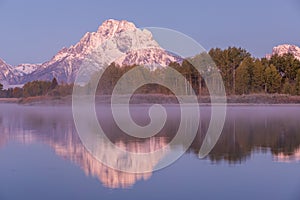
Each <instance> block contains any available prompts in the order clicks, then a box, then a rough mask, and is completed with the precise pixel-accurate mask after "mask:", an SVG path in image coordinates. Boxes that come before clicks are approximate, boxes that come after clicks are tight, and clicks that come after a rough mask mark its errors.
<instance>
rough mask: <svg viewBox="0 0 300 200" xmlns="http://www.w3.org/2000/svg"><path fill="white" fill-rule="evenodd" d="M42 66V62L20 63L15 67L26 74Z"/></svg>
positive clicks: (22, 73)
mask: <svg viewBox="0 0 300 200" xmlns="http://www.w3.org/2000/svg"><path fill="white" fill-rule="evenodd" d="M40 66H41V64H20V65H18V66H16V67H14V70H15V71H16V73H17V72H19V73H20V75H21V76H22V75H23V76H24V75H28V74H31V73H32V72H34V71H36V70H37V69H38V68H39V67H40Z"/></svg>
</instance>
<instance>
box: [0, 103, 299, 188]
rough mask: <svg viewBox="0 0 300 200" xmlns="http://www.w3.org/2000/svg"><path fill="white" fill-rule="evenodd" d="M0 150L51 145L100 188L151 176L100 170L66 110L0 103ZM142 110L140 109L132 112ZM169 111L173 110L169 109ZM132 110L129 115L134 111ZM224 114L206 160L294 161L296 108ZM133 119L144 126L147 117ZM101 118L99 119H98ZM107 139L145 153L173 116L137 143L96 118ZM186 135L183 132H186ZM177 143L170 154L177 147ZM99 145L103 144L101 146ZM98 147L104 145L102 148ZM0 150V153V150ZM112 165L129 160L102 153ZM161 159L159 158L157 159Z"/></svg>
mask: <svg viewBox="0 0 300 200" xmlns="http://www.w3.org/2000/svg"><path fill="white" fill-rule="evenodd" d="M0 108H1V111H0V147H2V148H3V147H4V146H5V144H7V143H8V142H9V141H17V142H20V143H22V144H26V145H28V144H32V143H36V142H39V143H41V142H43V143H45V144H47V145H49V146H51V147H52V148H53V149H54V151H55V153H56V154H57V155H58V156H60V157H63V158H64V159H66V160H70V161H71V162H73V163H76V164H77V165H78V166H80V167H81V168H82V170H83V171H84V172H85V174H86V175H87V176H93V177H97V178H98V179H99V180H100V181H101V182H102V183H103V184H104V185H105V186H106V187H109V188H120V187H121V188H127V187H130V186H132V185H133V184H134V183H136V182H137V181H139V180H147V179H149V178H150V177H151V173H144V174H135V173H125V172H120V171H117V170H114V169H111V168H109V167H106V166H105V165H103V164H102V163H101V162H99V161H98V160H96V159H95V158H94V157H93V156H92V155H91V154H90V153H89V152H88V151H87V150H86V149H85V148H84V146H83V145H82V144H81V141H80V139H79V137H78V135H77V133H76V130H75V126H74V123H73V119H72V114H71V108H69V107H30V106H28V107H22V106H16V105H0ZM139 109H145V108H137V110H139ZM169 109H171V110H172V112H177V111H178V110H177V108H176V107H175V106H174V107H170V108H169ZM137 110H136V111H134V112H135V113H136V112H137ZM209 111H210V110H209V107H203V108H201V121H200V122H201V123H200V126H199V131H198V134H197V136H196V138H195V140H194V142H193V143H192V145H191V147H190V148H189V152H190V153H192V154H194V155H195V156H198V152H199V148H200V147H201V144H202V141H203V139H204V136H205V133H206V130H207V128H208V125H209V119H210V114H209V113H210V112H209ZM227 113H228V116H227V120H226V123H225V127H224V130H223V132H222V135H221V137H220V139H219V141H218V143H217V145H216V146H215V148H214V149H213V151H212V152H211V153H210V154H209V155H208V157H207V159H209V160H211V161H212V162H213V163H216V164H218V162H219V161H226V162H228V163H241V162H245V161H246V160H247V159H249V158H250V156H251V153H253V152H257V151H259V152H267V151H270V152H271V153H272V155H273V157H274V160H275V161H284V162H286V161H294V160H299V159H300V148H299V147H300V133H299V130H300V123H299V120H298V116H299V114H300V108H298V107H296V106H277V107H272V106H267V107H263V106H255V107H254V106H241V107H240V106H239V107H238V106H234V107H229V108H228V112H227ZM134 115H135V114H134V113H133V118H135V120H136V121H137V122H138V123H140V124H143V123H144V124H145V123H147V120H148V118H147V116H146V115H145V116H144V117H141V116H139V117H137V116H134ZM101 116H102V117H103V116H105V115H101ZM99 120H100V122H101V123H102V125H103V126H104V129H105V130H106V132H107V131H108V132H109V134H108V137H109V139H110V140H111V141H112V142H113V143H115V144H116V145H117V146H119V147H120V148H124V149H127V150H129V151H132V152H149V151H153V150H155V149H159V148H162V147H164V146H166V145H167V144H168V143H169V142H170V140H171V139H172V138H173V137H174V133H176V130H177V128H178V126H176V124H178V123H177V121H178V120H179V119H178V117H177V115H174V113H173V115H171V116H169V118H168V121H167V124H166V126H165V127H164V128H163V130H162V131H161V132H160V133H159V134H157V135H156V136H155V137H151V138H148V139H137V138H133V137H129V136H128V135H125V134H124V133H122V132H121V131H120V130H119V129H118V127H116V125H115V124H114V123H113V122H111V121H110V120H109V119H108V117H104V118H101V117H100V118H99ZM185 134H189V130H188V128H187V130H186V133H185ZM181 145H182V144H180V143H178V144H176V145H174V146H171V147H170V148H171V151H175V150H176V149H178V148H180V146H181ZM102 146H103V145H102ZM103 148H104V147H103ZM0 150H1V149H0ZM106 156H107V157H108V158H109V159H114V160H115V161H116V163H119V164H121V165H127V164H128V163H130V162H131V160H130V158H127V157H120V156H119V155H113V154H111V155H106ZM161 156H163V155H161ZM160 160H161V157H154V158H151V162H147V163H143V164H147V165H148V166H147V167H149V168H153V167H154V166H155V165H156V164H157V163H158V162H159V161H160Z"/></svg>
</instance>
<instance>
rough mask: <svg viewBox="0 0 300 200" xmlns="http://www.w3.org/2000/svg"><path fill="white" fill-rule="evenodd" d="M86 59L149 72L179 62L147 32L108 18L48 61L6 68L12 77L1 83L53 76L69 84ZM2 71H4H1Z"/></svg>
mask: <svg viewBox="0 0 300 200" xmlns="http://www.w3.org/2000/svg"><path fill="white" fill-rule="evenodd" d="M87 59H88V60H89V62H92V63H97V65H98V66H100V67H101V66H105V65H108V64H110V63H112V62H115V63H117V64H118V65H120V66H124V65H134V64H138V65H144V66H145V67H150V69H152V70H154V69H156V67H157V66H166V65H168V64H169V63H170V62H180V61H181V59H180V58H178V57H175V56H174V55H172V54H170V53H168V52H167V51H165V50H164V49H162V48H161V47H160V46H159V44H158V43H157V42H156V41H155V40H154V39H153V37H152V34H151V32H150V31H148V30H146V29H138V28H136V26H135V25H134V24H133V23H131V22H128V21H125V20H121V21H119V20H114V19H109V20H106V21H104V22H103V23H102V25H101V26H99V28H98V29H97V31H96V32H87V33H86V34H85V35H84V36H83V37H82V38H81V39H80V40H79V42H78V43H76V44H75V45H72V46H70V47H69V48H65V47H64V48H62V49H61V50H60V51H59V52H58V53H57V54H56V55H55V56H53V57H52V59H51V60H50V61H47V62H45V63H43V64H36V65H34V64H20V65H18V66H16V67H11V66H8V67H6V68H8V69H6V72H5V73H6V74H8V72H7V71H10V74H11V75H10V76H7V75H4V76H3V77H0V82H3V80H6V81H7V82H8V83H9V84H22V83H26V82H29V81H32V80H52V79H53V77H56V78H57V79H58V81H59V82H66V83H71V82H74V80H75V78H76V75H77V73H78V70H79V68H80V67H81V66H82V65H83V63H85V62H86V60H87ZM3 65H4V64H3ZM0 66H1V61H0ZM153 66H156V67H154V68H153ZM1 71H4V70H1V69H0V72H1Z"/></svg>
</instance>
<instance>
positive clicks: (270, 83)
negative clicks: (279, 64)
mask: <svg viewBox="0 0 300 200" xmlns="http://www.w3.org/2000/svg"><path fill="white" fill-rule="evenodd" d="M265 84H266V91H267V92H268V93H276V92H279V90H280V86H281V76H280V74H279V72H278V71H277V70H276V67H275V66H274V65H270V66H269V67H267V69H266V70H265Z"/></svg>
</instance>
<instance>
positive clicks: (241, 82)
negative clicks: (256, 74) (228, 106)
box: [236, 58, 253, 94]
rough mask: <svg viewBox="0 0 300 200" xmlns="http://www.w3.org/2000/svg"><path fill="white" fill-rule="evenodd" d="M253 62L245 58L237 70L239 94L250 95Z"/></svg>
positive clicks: (237, 89)
mask: <svg viewBox="0 0 300 200" xmlns="http://www.w3.org/2000/svg"><path fill="white" fill-rule="evenodd" d="M252 69H253V60H252V58H245V59H244V60H243V62H242V63H241V64H240V66H239V67H238V68H237V70H236V92H237V93H238V94H248V93H249V92H250V89H251V78H252Z"/></svg>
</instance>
